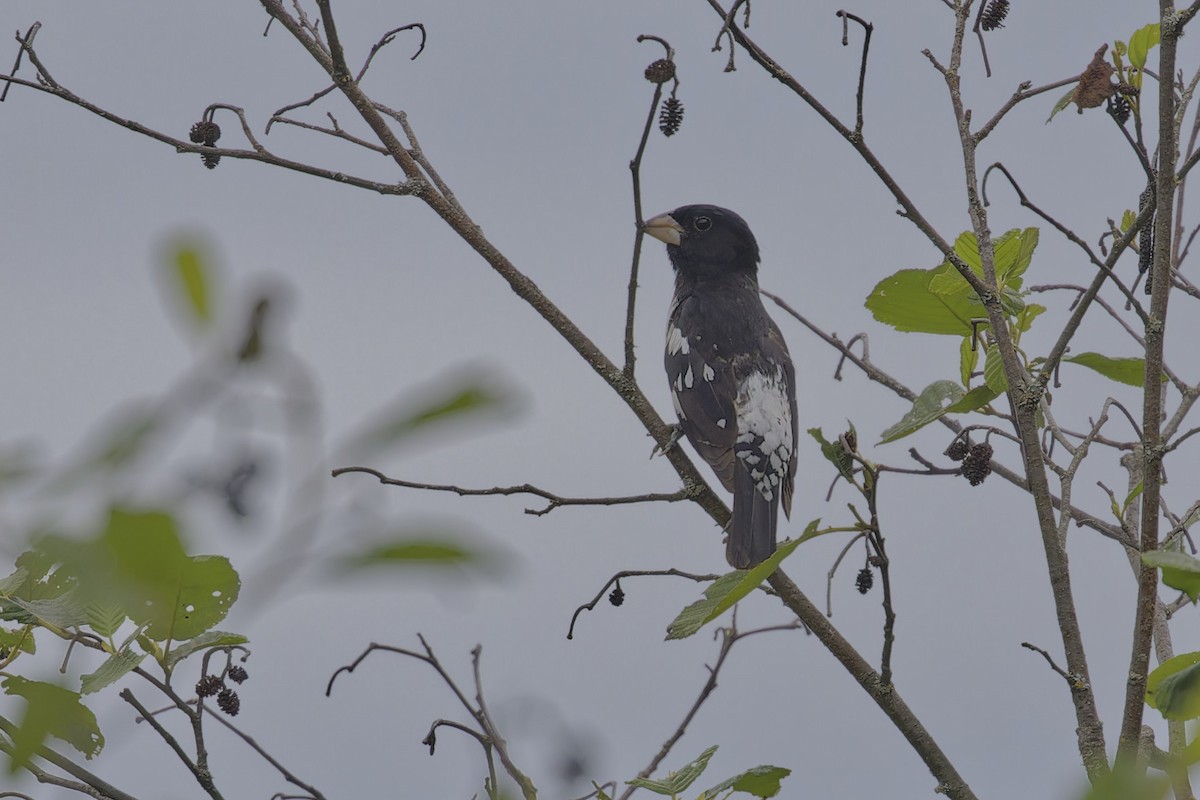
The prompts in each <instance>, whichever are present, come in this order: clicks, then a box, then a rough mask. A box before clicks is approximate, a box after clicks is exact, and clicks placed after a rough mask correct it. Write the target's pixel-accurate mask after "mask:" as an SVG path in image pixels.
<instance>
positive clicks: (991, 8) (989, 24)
mask: <svg viewBox="0 0 1200 800" xmlns="http://www.w3.org/2000/svg"><path fill="white" fill-rule="evenodd" d="M1008 6H1009V0H992V2H991V3H989V4H988V7H987V8H986V9H984V11H983V16H982V17H980V18H979V27H981V28H983V29H984V30H985V31H994V30H995V29H996V28H1003V27H1004V18H1005V17H1007V16H1008Z"/></svg>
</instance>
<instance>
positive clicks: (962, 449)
mask: <svg viewBox="0 0 1200 800" xmlns="http://www.w3.org/2000/svg"><path fill="white" fill-rule="evenodd" d="M970 451H971V444H970V442H968V441H967V440H966V439H955V440H954V441H953V442H952V443H951V444H950V446H949V447H947V448H946V458H948V459H950V460H951V461H962V460H963V459H964V458H966V457H967V453H969V452H970Z"/></svg>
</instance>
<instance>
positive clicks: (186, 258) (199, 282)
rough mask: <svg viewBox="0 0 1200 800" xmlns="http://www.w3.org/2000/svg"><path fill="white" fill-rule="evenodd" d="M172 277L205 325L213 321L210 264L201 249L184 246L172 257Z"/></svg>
mask: <svg viewBox="0 0 1200 800" xmlns="http://www.w3.org/2000/svg"><path fill="white" fill-rule="evenodd" d="M170 269H171V271H172V275H171V277H172V279H173V280H175V281H177V282H178V284H179V288H181V289H182V290H183V297H184V299H185V300H187V304H188V308H189V309H190V310H191V312H192V315H193V316H194V317H195V318H196V321H197V322H199V323H200V324H201V325H203V326H207V325H208V324H210V323H211V322H212V317H213V311H212V289H211V283H212V281H211V277H210V270H209V266H208V264H207V263H206V261H205V259H204V256H203V255H202V254H201V253H200V251H199V249H198V248H196V247H194V246H182V247H180V248H179V249H177V250H176V251H175V253H174V255H173V256H172V258H171V264H170Z"/></svg>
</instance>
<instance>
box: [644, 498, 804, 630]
mask: <svg viewBox="0 0 1200 800" xmlns="http://www.w3.org/2000/svg"><path fill="white" fill-rule="evenodd" d="M820 522H821V521H820V520H819V519H815V520H813V521H812V522H810V523H808V527H806V528H805V529H804V533H803V534H801V535H800V537H799V538H797V539H793V540H792V541H790V542H784V543H783V544H781V545H780V546H779V548H778V549H777V550H776V551H775V553H774V554H773V555H772V556H771V557H770V558H768V559H767V560H766V561H764V562H762V563H761V564H759V565H758V566H757V567H754V568H753V569H750V570H742V569H735V570H734V571H733V572H728V573H726V574H724V575H722V576H721V577H719V578H717V579H716V580H715V581H713V582H712V583H710V584H709V585H708V587H707V588H705V590H704V599H703V600H697V601H696V602H694V603H692V604H691V605H689V606H688V607H687V608H685V609H683V611H680V612H679V615H678V616H676V617H675V619H674V620H672V621H671V624H670V625H668V626H667V640H668V641H670V640H671V639H686V638H687V637H689V636H691V635H692V634H694V633H695V632H696V631H698V630H700V629H701V628H703V627H704V626H705V625H707V624H708V623H709V622H711V621H713V620H714V619H716V618H717V617H719V616H721V615H722V614H724V613H725V612H726V611H728V610H729V609H731V608H733V606H734V604H735V603H737V602H738V601H739V600H741V599H742V598H744V597H745V596H746V595H748V594H750V593H751V592H753V591H754V590H755V589H757V588H758V587H759V585H760V584H761V583H762V582H763V581H764V580H766V579H767V577H768V576H770V574H771V573H772V572H774V571H775V570H776V569H777V568H778V567H779V564H780V562H781V561H783V560H784V559H785V558H787V557H788V556H790V555H791V554H792V551H794V550H795V549H796V548H797V547H799V546H800V544H801V543H802V542H805V541H807V540H809V539H813V538H815V537H817V536H820V535H821V534H820V532H819V531H818V530H817V525H819V524H820Z"/></svg>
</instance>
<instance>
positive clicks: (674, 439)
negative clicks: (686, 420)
mask: <svg viewBox="0 0 1200 800" xmlns="http://www.w3.org/2000/svg"><path fill="white" fill-rule="evenodd" d="M682 438H683V426H682V425H680V424H678V423H676V424H675V425H672V426H671V436H670V438H669V439H667V443H666V444H665V445H663V446H662V447H659V446H658V444H655V445H654V449H653V450H651V451H650V457H651V458H654V457H655V456H659V455H664V456H665V455H666V454H667V452H668V451H670V449H671V448H672V447H674V446H675V445H676V444H678V443H679V440H680V439H682Z"/></svg>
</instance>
